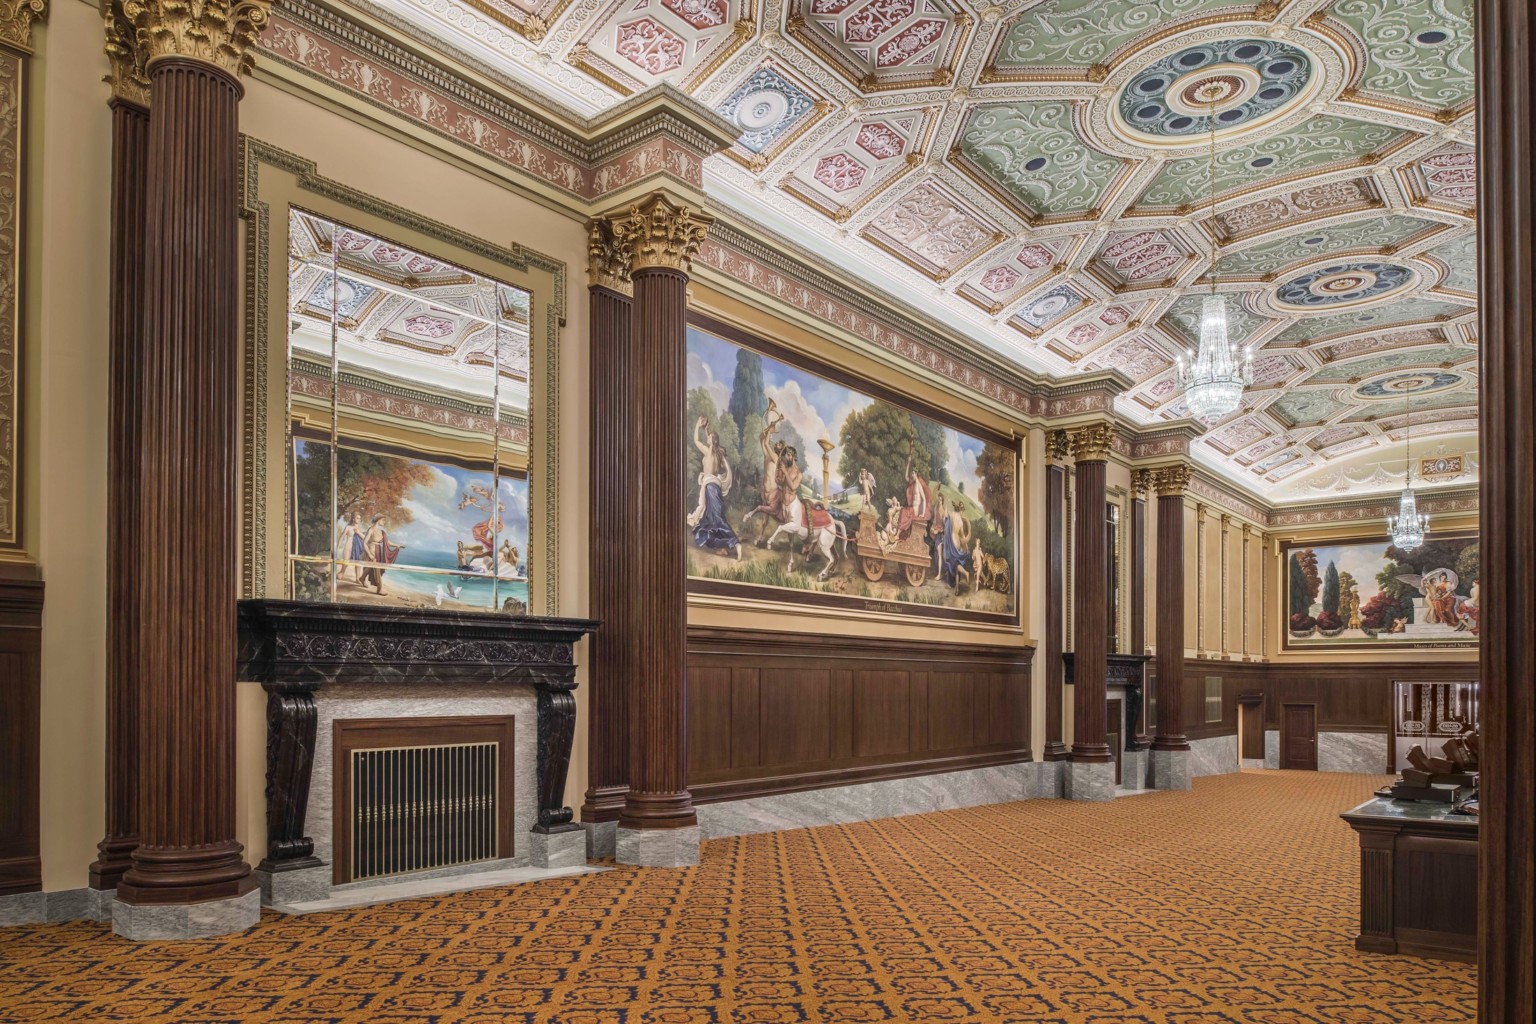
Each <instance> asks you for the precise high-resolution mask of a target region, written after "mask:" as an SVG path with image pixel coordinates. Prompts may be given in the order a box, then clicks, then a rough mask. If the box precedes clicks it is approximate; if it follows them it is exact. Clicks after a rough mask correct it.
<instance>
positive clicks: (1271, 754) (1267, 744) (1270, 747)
mask: <svg viewBox="0 0 1536 1024" xmlns="http://www.w3.org/2000/svg"><path fill="white" fill-rule="evenodd" d="M1264 767H1265V768H1274V769H1278V768H1279V767H1280V730H1278V729H1270V730H1267V731H1266V732H1265V733H1264Z"/></svg>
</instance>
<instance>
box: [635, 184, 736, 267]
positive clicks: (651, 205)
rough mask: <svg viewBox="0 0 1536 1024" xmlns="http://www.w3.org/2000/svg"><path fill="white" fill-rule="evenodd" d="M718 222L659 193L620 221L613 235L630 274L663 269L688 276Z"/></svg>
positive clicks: (643, 200) (641, 203)
mask: <svg viewBox="0 0 1536 1024" xmlns="http://www.w3.org/2000/svg"><path fill="white" fill-rule="evenodd" d="M714 222H715V219H714V218H713V217H711V216H709V215H708V214H705V213H702V212H700V211H698V210H690V209H689V208H688V207H686V206H681V205H678V204H676V203H673V202H672V201H671V200H670V199H668V198H667V197H666V196H664V195H662V194H661V193H659V192H658V193H656V194H654V195H651V196H647V197H646V198H645V199H642V200H641V201H640V202H638V203H636V204H635V205H633V206H631V207H630V208H629V213H628V214H627V215H625V216H622V217H618V218H616V219H615V220H614V221H613V233H614V239H615V241H616V242H617V244H618V245H619V246H621V247H622V248H623V249H624V251H625V254H626V255H627V257H628V260H629V269H630V273H632V274H633V273H635V272H637V271H641V270H648V269H650V268H652V267H663V268H666V269H668V270H679V271H682V272H683V273H685V274H686V273H688V271H689V268H690V267H691V266H692V263H693V257H694V255H695V254H696V253H698V251H699V246H700V245H702V244H703V242H704V233H705V232H706V231H708V230H709V226H710V225H711V224H713V223H714Z"/></svg>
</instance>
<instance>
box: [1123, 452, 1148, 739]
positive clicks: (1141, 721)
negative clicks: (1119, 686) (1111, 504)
mask: <svg viewBox="0 0 1536 1024" xmlns="http://www.w3.org/2000/svg"><path fill="white" fill-rule="evenodd" d="M1151 485H1152V474H1151V473H1150V472H1149V471H1148V470H1145V469H1138V470H1136V471H1135V472H1134V473H1132V474H1131V646H1130V653H1132V654H1146V653H1147V498H1146V494H1147V489H1148V488H1149V487H1150V486H1151ZM1151 698H1152V695H1151V693H1149V692H1148V691H1147V687H1146V673H1145V671H1143V673H1142V699H1141V707H1140V711H1139V713H1138V714H1137V715H1136V721H1134V722H1130V723H1128V729H1129V731H1130V734H1131V742H1132V743H1133V744H1134V745H1135V749H1138V750H1145V749H1147V747H1148V745H1149V744H1150V740H1149V738H1148V736H1147V704H1148V702H1149V701H1150V700H1151Z"/></svg>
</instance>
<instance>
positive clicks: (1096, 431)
mask: <svg viewBox="0 0 1536 1024" xmlns="http://www.w3.org/2000/svg"><path fill="white" fill-rule="evenodd" d="M1069 433H1070V435H1071V438H1072V456H1073V458H1075V459H1077V461H1078V462H1105V461H1107V460H1108V459H1109V453H1110V450H1111V449H1112V448H1114V446H1115V425H1114V424H1113V423H1108V422H1102V423H1089V424H1086V425H1084V426H1081V427H1073V428H1072V430H1071V431H1069Z"/></svg>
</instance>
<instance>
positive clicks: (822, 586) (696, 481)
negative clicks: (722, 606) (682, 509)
mask: <svg viewBox="0 0 1536 1024" xmlns="http://www.w3.org/2000/svg"><path fill="white" fill-rule="evenodd" d="M685 433H686V436H685V437H684V438H682V439H681V440H682V443H683V445H684V447H685V449H686V451H687V453H688V477H687V482H688V491H687V496H686V497H687V501H686V505H687V509H686V517H685V521H684V522H683V523H680V524H679V525H680V527H681V528H682V529H684V530H685V531H687V543H688V574H689V576H690V577H692V578H693V579H694V580H696V581H700V584H703V585H702V586H701V585H700V584H695V585H694V587H693V589H694V590H696V591H700V590H703V591H708V592H716V593H718V592H725V593H731V592H736V593H739V594H740V595H741V596H751V597H755V598H762V599H766V600H773V601H791V602H802V603H812V604H820V605H826V604H829V603H830V604H839V603H841V604H849V605H851V606H853V607H860V608H865V609H869V610H876V611H896V612H904V613H906V614H912V613H918V614H922V613H924V612H926V611H932V612H934V613H935V614H938V615H940V616H942V617H956V616H960V617H986V618H996V617H999V616H1005V617H1011V616H1014V615H1015V609H1016V599H1015V593H1016V590H1015V587H1016V580H1017V564H1018V560H1017V555H1016V550H1017V547H1016V543H1015V534H1014V527H1015V524H1014V521H1013V519H1014V515H1015V509H1016V508H1017V506H1018V500H1017V486H1018V485H1017V473H1016V466H1017V454H1016V452H1015V451H1013V450H1011V449H1009V448H1007V447H1004V446H1002V445H999V444H994V443H992V442H989V441H984V440H981V439H979V438H976V437H973V436H971V435H969V434H965V433H962V432H960V431H957V430H954V429H952V428H950V427H948V426H945V425H942V424H939V423H935V422H934V421H932V420H930V419H927V418H925V417H923V416H920V415H918V414H916V413H913V412H910V411H908V410H906V409H903V408H900V407H898V406H895V405H891V404H889V403H886V402H883V401H879V400H877V399H874V398H872V397H870V396H868V395H865V394H861V393H859V392H858V391H855V390H853V389H851V388H849V387H847V386H845V385H843V384H839V383H836V382H834V381H831V380H827V379H825V378H823V377H819V376H817V375H815V374H813V373H809V372H807V371H805V370H802V369H799V368H797V367H794V366H790V365H786V364H785V363H782V362H779V361H777V360H775V359H771V358H768V357H766V356H763V355H760V354H758V353H757V352H753V351H751V350H749V349H746V348H742V347H739V346H737V345H735V344H732V343H731V342H728V341H725V340H723V339H721V338H718V337H715V336H714V335H711V334H708V333H705V332H703V331H700V330H697V329H690V330H689V332H688V410H687V419H686V425H685Z"/></svg>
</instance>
